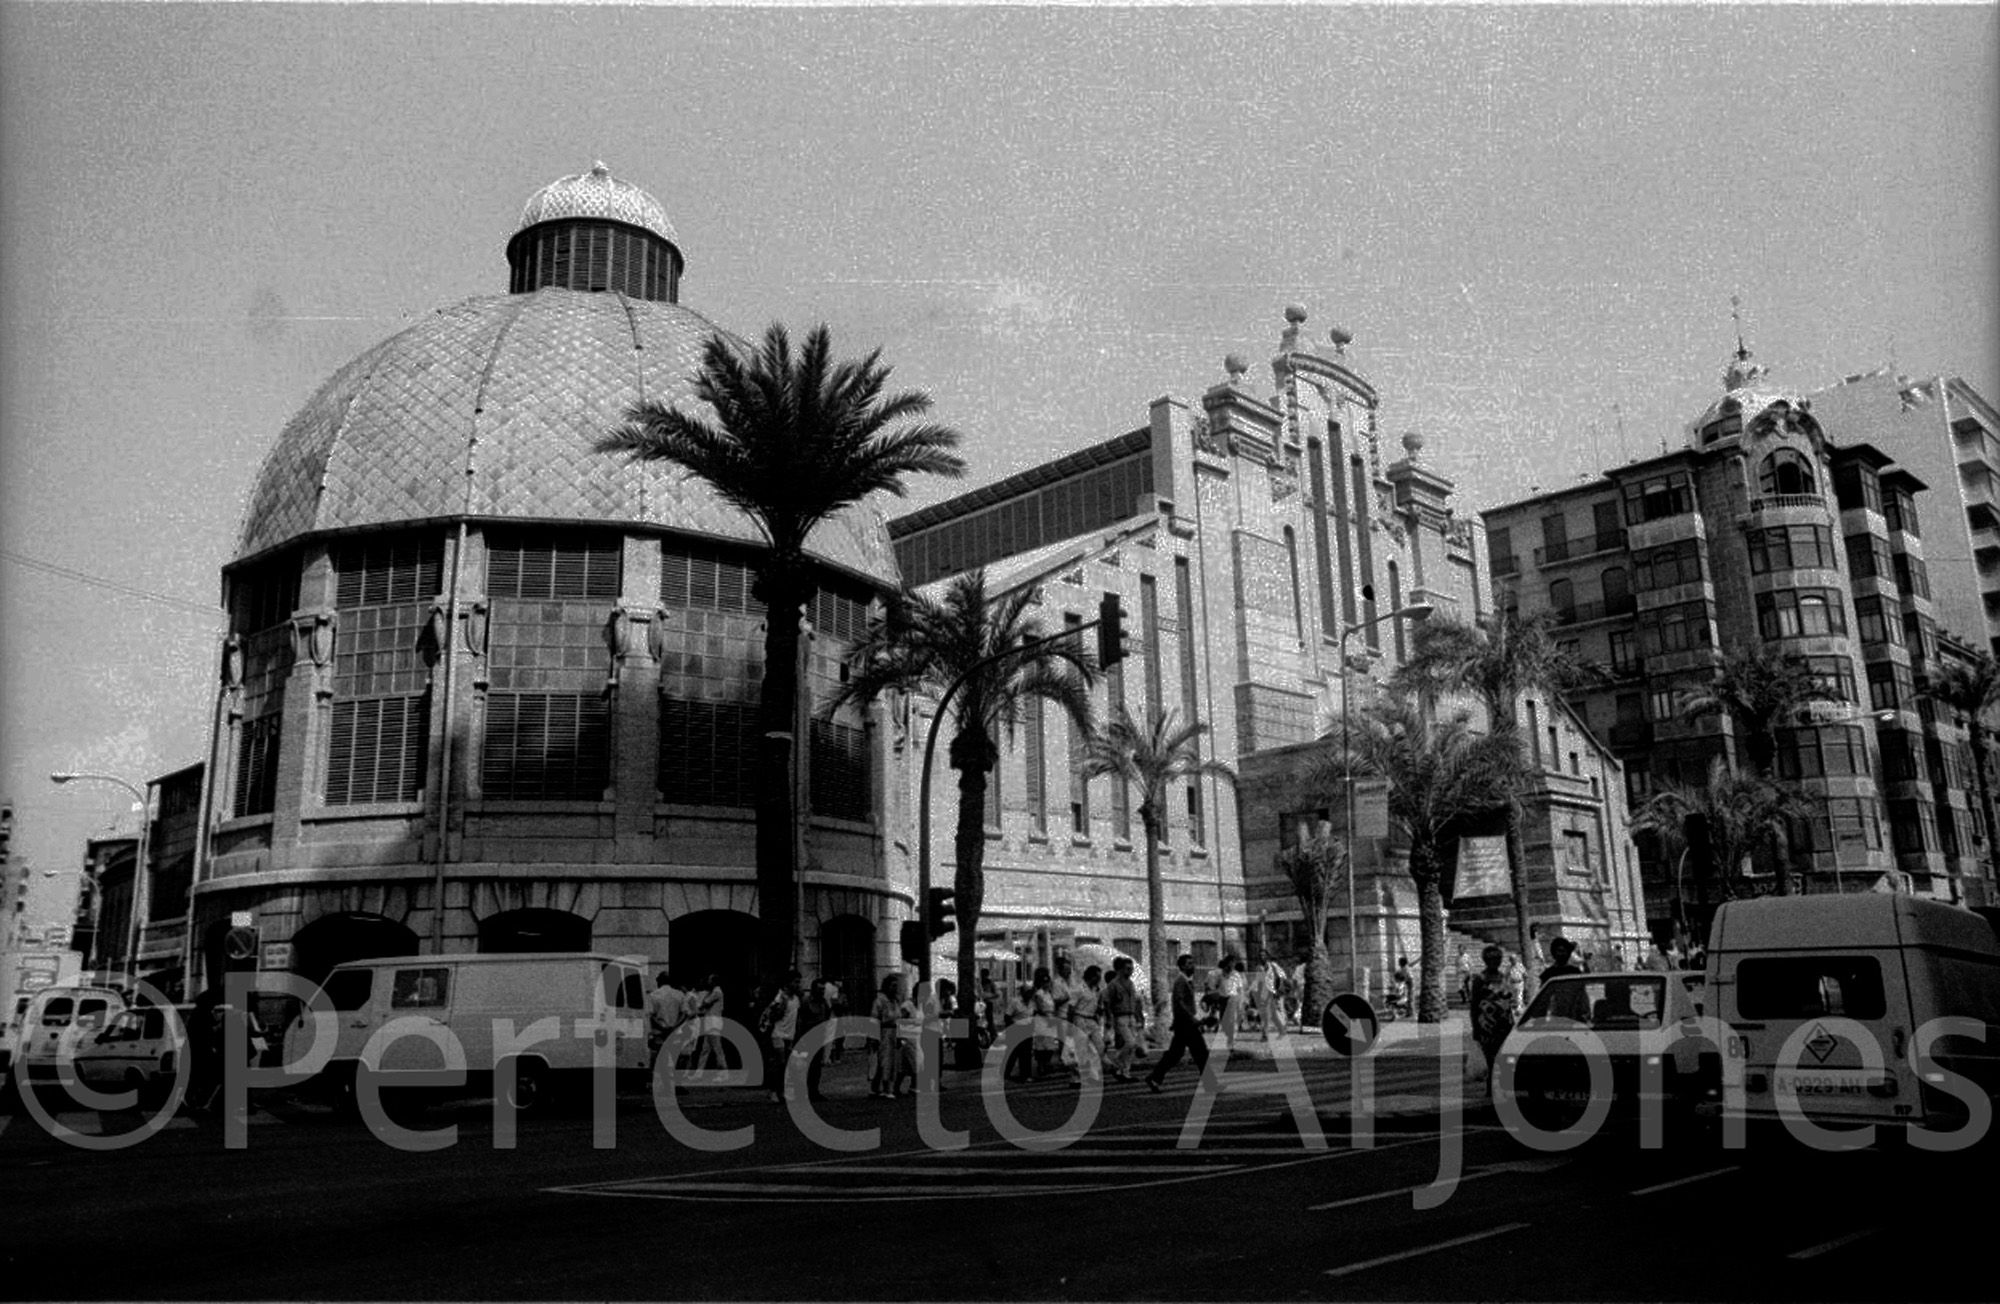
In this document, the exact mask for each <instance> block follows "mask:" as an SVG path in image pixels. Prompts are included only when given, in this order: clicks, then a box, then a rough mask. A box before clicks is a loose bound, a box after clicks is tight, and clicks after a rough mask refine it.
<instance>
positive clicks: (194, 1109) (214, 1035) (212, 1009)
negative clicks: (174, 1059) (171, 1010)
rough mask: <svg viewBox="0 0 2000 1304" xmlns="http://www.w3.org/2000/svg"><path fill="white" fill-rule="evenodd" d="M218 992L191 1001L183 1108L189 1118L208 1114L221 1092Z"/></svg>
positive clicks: (219, 1002)
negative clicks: (185, 1092) (186, 1076)
mask: <svg viewBox="0 0 2000 1304" xmlns="http://www.w3.org/2000/svg"><path fill="white" fill-rule="evenodd" d="M222 1009H223V1005H222V989H221V988H220V987H211V988H209V989H208V990H207V991H204V992H203V993H201V995H199V996H197V997H195V998H194V1010H193V1012H192V1013H191V1014H190V1015H189V1017H188V1021H187V1036H188V1066H189V1074H188V1090H187V1095H186V1096H185V1097H184V1098H183V1099H184V1107H185V1108H186V1109H187V1111H188V1112H189V1113H191V1114H201V1113H206V1112H207V1111H208V1108H209V1106H210V1105H211V1104H212V1103H213V1102H214V1100H215V1097H216V1094H217V1093H218V1092H220V1091H221V1090H222Z"/></svg>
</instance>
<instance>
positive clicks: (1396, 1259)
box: [1323, 1223, 1528, 1277]
mask: <svg viewBox="0 0 2000 1304" xmlns="http://www.w3.org/2000/svg"><path fill="white" fill-rule="evenodd" d="M1527 1225H1528V1224H1527V1223H1507V1224H1504V1225H1503V1226H1499V1227H1493V1228H1489V1229H1488V1230H1486V1231H1483V1232H1474V1233H1472V1234H1471V1235H1470V1236H1455V1237H1453V1238H1452V1239H1451V1240H1448V1241H1439V1242H1438V1243H1437V1244H1435V1245H1420V1246H1418V1247H1417V1248H1416V1249H1414V1250H1398V1251H1397V1252H1396V1253H1394V1254H1384V1255H1380V1256H1378V1257H1376V1258H1373V1259H1363V1260H1362V1261H1361V1262H1359V1263H1350V1264H1348V1265H1347V1266H1345V1267H1342V1268H1328V1269H1327V1270H1326V1272H1325V1273H1324V1274H1323V1275H1325V1276H1328V1277H1345V1276H1346V1275H1347V1274H1348V1273H1350V1272H1363V1271H1366V1270H1367V1269H1369V1268H1379V1267H1381V1266H1382V1265H1383V1264H1385V1263H1400V1262H1401V1261H1402V1260H1404V1259H1414V1258H1417V1257H1419V1256H1421V1255H1425V1254H1436V1253H1437V1252H1438V1251H1440V1250H1450V1249H1456V1248H1457V1247H1458V1246H1460V1245H1470V1244H1472V1243H1473V1242H1474V1241H1483V1240H1486V1239H1487V1238H1489V1237H1493V1236H1505V1235H1506V1234H1507V1233H1508V1232H1518V1231H1520V1230H1521V1229H1522V1228H1524V1227H1526V1226H1527Z"/></svg>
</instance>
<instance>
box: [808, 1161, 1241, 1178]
mask: <svg viewBox="0 0 2000 1304" xmlns="http://www.w3.org/2000/svg"><path fill="white" fill-rule="evenodd" d="M1243 1167H1244V1165H1242V1164H1036V1163H1017V1164H949V1165H947V1164H941V1163H939V1164H867V1165H860V1164H857V1165H856V1166H855V1167H853V1168H849V1169H834V1170H833V1171H834V1172H844V1173H850V1174H853V1175H856V1176H861V1177H867V1176H871V1175H873V1174H875V1173H888V1174H890V1175H892V1176H896V1177H918V1176H928V1177H959V1176H965V1175H968V1174H972V1173H1015V1174H1018V1175H1020V1176H1023V1177H1043V1176H1047V1175H1050V1174H1054V1173H1233V1172H1236V1171H1238V1170H1239V1169H1241V1168H1243ZM818 1171H820V1172H825V1171H827V1170H826V1169H820V1170H818Z"/></svg>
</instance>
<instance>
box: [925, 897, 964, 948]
mask: <svg viewBox="0 0 2000 1304" xmlns="http://www.w3.org/2000/svg"><path fill="white" fill-rule="evenodd" d="M953 895H954V893H953V892H952V890H951V889H950V888H948V887H934V888H932V889H931V890H930V894H929V895H928V896H926V897H925V898H924V926H925V927H926V928H927V929H929V930H930V935H931V936H932V937H943V936H944V935H945V934H946V933H949V932H950V931H951V930H952V929H954V928H956V927H958V921H957V918H956V915H955V907H953V905H952V903H951V899H952V896H953Z"/></svg>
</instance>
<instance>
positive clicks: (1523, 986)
mask: <svg viewBox="0 0 2000 1304" xmlns="http://www.w3.org/2000/svg"><path fill="white" fill-rule="evenodd" d="M1507 981H1508V983H1509V984H1511V986H1512V990H1513V993H1514V1022H1516V1023H1519V1022H1520V1021H1521V1014H1522V1012H1523V1011H1524V1010H1526V1009H1527V1008H1528V966H1527V964H1526V963H1525V962H1524V961H1523V960H1522V959H1521V957H1520V956H1518V955H1509V956H1508V957H1507Z"/></svg>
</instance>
